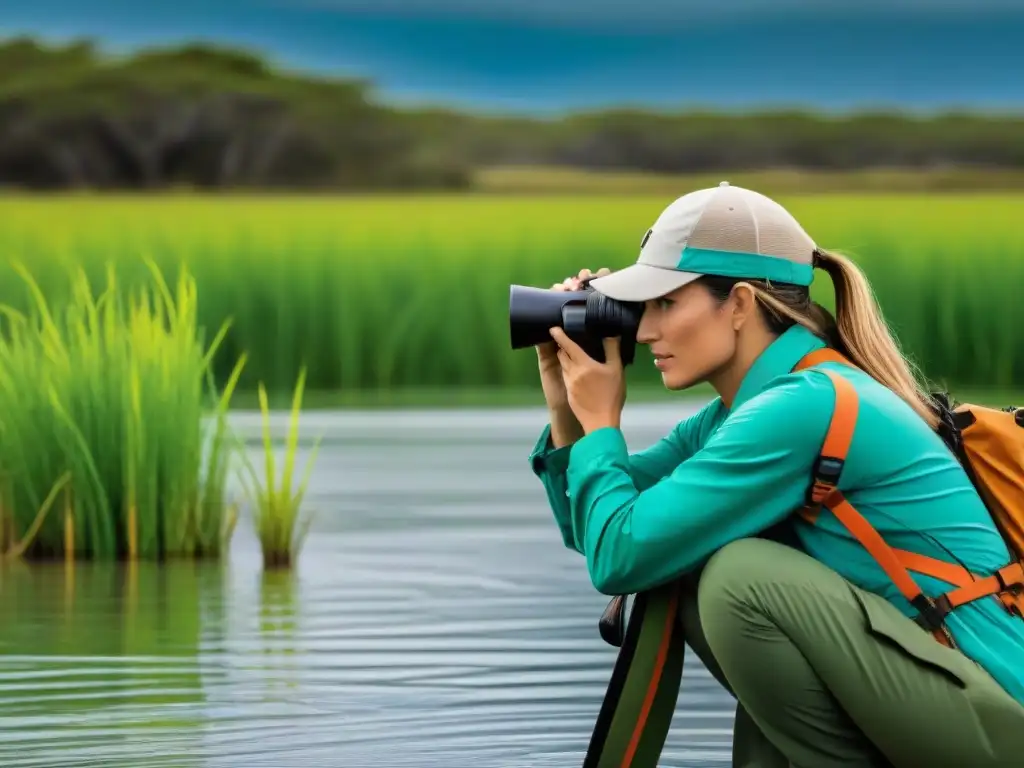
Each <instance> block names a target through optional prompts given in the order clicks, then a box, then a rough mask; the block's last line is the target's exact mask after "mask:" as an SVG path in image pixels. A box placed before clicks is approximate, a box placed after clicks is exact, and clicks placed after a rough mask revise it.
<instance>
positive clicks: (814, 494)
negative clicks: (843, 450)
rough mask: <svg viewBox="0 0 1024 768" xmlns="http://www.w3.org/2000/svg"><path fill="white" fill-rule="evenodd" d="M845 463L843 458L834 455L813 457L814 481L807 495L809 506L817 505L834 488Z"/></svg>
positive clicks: (837, 483)
mask: <svg viewBox="0 0 1024 768" xmlns="http://www.w3.org/2000/svg"><path fill="white" fill-rule="evenodd" d="M845 464H846V460H845V459H837V458H835V457H834V456H819V457H818V458H817V459H815V461H814V468H813V472H814V482H813V483H812V484H811V488H810V491H809V492H808V495H807V496H808V503H809V505H810V506H812V507H817V506H819V505H820V504H821V503H822V502H824V501H825V499H827V498H828V496H829V494H830V493H832V491H834V490H835V489H836V486H838V485H839V477H840V475H842V474H843V466H844V465H845Z"/></svg>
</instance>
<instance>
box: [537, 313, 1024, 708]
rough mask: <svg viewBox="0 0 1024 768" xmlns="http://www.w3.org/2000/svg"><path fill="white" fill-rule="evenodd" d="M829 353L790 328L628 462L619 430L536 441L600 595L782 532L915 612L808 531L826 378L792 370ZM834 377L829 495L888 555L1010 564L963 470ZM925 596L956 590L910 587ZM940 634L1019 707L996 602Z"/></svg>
mask: <svg viewBox="0 0 1024 768" xmlns="http://www.w3.org/2000/svg"><path fill="white" fill-rule="evenodd" d="M821 346H823V343H822V342H821V340H820V339H818V338H817V337H816V336H814V335H813V334H811V333H810V332H809V331H807V330H806V329H804V328H802V327H800V326H795V327H793V328H791V329H790V330H788V331H786V332H785V333H784V334H782V335H781V336H780V337H779V338H778V339H776V340H775V341H774V342H773V343H772V344H771V345H770V346H769V347H768V348H767V349H766V350H765V351H764V352H763V353H762V354H761V356H760V357H759V358H758V359H757V360H756V361H755V363H754V365H753V366H752V367H751V369H750V370H749V371H748V373H747V375H746V377H745V378H744V380H743V382H742V383H741V386H740V388H739V391H738V393H737V395H736V398H735V400H734V402H733V404H732V407H731V408H727V407H726V406H725V405H724V404H723V403H722V402H721V400H720V399H715V400H713V401H712V402H710V403H709V404H708V405H707V406H706V407H704V408H703V409H702V410H701V411H699V412H698V413H696V414H695V415H693V416H691V417H689V418H688V419H686V420H684V421H682V422H681V423H679V424H678V425H677V426H676V427H675V428H674V429H673V430H672V431H671V432H670V433H669V434H668V435H667V436H665V437H664V438H662V439H661V440H660V441H658V442H657V443H655V444H654V445H652V446H650V447H649V448H647V449H645V450H643V451H640V452H638V453H632V454H631V453H630V452H629V450H628V448H627V446H626V442H625V439H624V437H623V435H622V433H621V431H620V430H618V429H616V428H611V427H608V428H604V429H599V430H596V431H594V432H592V433H590V434H589V435H586V436H585V437H583V438H581V439H580V440H578V441H577V442H576V443H574V444H573V445H571V446H565V447H562V448H558V449H555V448H553V447H552V444H551V440H550V426H548V427H545V429H544V430H543V432H542V434H541V436H540V439H539V440H538V442H537V445H536V446H535V448H534V450H533V452H532V453H531V456H530V461H531V464H532V467H533V471H534V472H535V474H536V475H537V476H538V477H539V478H540V480H541V482H542V483H543V485H544V488H545V490H546V492H547V497H548V500H549V503H550V505H551V509H552V511H553V513H554V517H555V520H556V522H557V524H558V527H559V530H560V531H561V534H562V539H563V541H564V543H565V544H566V546H568V547H570V548H572V549H574V550H576V551H577V552H579V553H581V554H582V555H584V556H585V558H586V563H587V569H588V571H589V573H590V578H591V581H592V582H593V584H594V586H595V587H596V588H597V589H598V590H599V591H600V592H603V593H605V594H630V593H635V592H641V591H644V590H647V589H650V588H652V587H655V586H657V585H659V584H663V583H665V582H668V581H671V580H672V579H674V578H677V577H679V576H681V575H683V574H685V573H687V572H689V571H691V570H692V569H694V568H695V567H697V566H699V565H701V564H702V563H703V562H704V561H706V560H707V558H708V557H710V556H711V555H712V554H714V552H715V551H717V550H718V549H719V548H721V547H722V546H724V545H725V544H728V543H729V542H731V541H734V540H736V539H740V538H745V537H749V536H756V535H759V534H761V533H763V532H765V531H766V530H768V529H769V528H773V527H774V526H776V525H778V524H783V525H791V526H792V527H793V532H794V534H795V536H796V539H797V540H798V541H799V544H800V545H801V546H802V547H803V548H804V550H805V551H806V552H807V553H808V554H810V555H811V556H812V557H815V558H817V559H818V560H820V561H821V562H823V563H824V564H826V565H828V566H829V567H831V568H832V569H833V570H836V571H837V572H838V573H840V574H841V575H842V576H844V577H845V578H846V579H848V580H849V581H851V582H852V583H854V584H857V585H858V586H860V587H862V588H864V589H868V590H870V591H873V592H876V593H878V594H881V595H883V596H884V597H886V598H887V599H889V600H890V601H891V602H893V603H894V604H895V605H896V606H897V607H898V608H900V609H901V610H902V611H903V612H904V613H905V614H907V615H913V613H914V610H913V609H912V608H911V606H910V605H909V604H908V603H907V602H906V600H905V599H904V598H903V596H902V595H901V594H900V593H899V591H898V590H897V589H896V587H895V586H894V585H893V584H892V583H891V581H890V580H889V578H888V577H887V576H886V575H885V573H884V571H882V570H881V568H880V567H879V566H878V565H877V563H875V562H874V560H873V559H872V558H871V557H870V555H868V554H867V553H866V552H865V551H864V550H863V548H862V547H861V546H860V544H859V543H858V542H856V540H855V539H853V538H852V536H851V535H850V534H849V533H848V532H847V531H846V530H845V529H844V528H843V527H842V526H841V525H840V524H839V523H838V522H837V521H836V520H835V519H834V518H832V517H831V516H830V515H828V514H827V513H825V514H823V515H822V516H821V518H820V519H819V521H818V524H817V525H813V526H812V525H809V524H806V523H804V522H803V521H802V520H800V519H799V518H795V517H793V512H794V511H795V510H796V509H797V508H799V507H800V505H801V504H803V502H804V499H805V495H806V493H807V489H808V486H809V484H810V478H811V467H812V464H813V462H814V460H815V459H816V458H817V456H818V453H819V451H820V449H821V446H822V444H823V442H824V439H825V434H826V432H827V430H828V424H829V420H830V418H831V415H832V408H833V405H834V402H835V391H834V389H833V387H832V384H831V382H830V381H829V379H828V377H826V376H825V375H824V373H823V372H822V371H821V370H805V371H800V372H796V373H794V372H792V368H793V366H794V365H796V363H797V362H798V361H799V360H800V358H802V357H803V356H804V355H805V354H807V353H808V352H811V351H812V350H814V349H818V348H820V347H821ZM824 367H828V368H831V369H832V370H834V371H835V372H837V373H839V374H840V375H842V376H844V377H846V378H847V379H849V380H850V381H851V382H852V383H853V385H854V387H855V389H856V390H857V394H858V396H859V399H860V409H859V415H858V421H857V426H856V430H855V432H854V436H853V441H852V443H851V446H850V450H849V454H848V456H847V461H846V466H845V468H844V471H843V475H842V478H841V480H840V483H839V488H840V489H841V490H842V491H843V493H844V495H845V496H846V497H847V498H848V499H849V500H850V502H851V503H852V504H853V505H854V506H855V507H856V508H857V509H858V510H859V511H860V512H861V513H862V514H863V515H864V516H865V517H867V519H868V520H869V521H870V522H871V523H872V525H874V526H875V527H876V528H877V529H878V530H879V532H880V533H881V534H882V536H883V537H884V538H885V539H886V541H888V542H889V543H890V544H891V545H892V546H895V547H900V548H903V549H907V550H910V551H915V552H920V553H922V554H925V555H929V556H931V557H937V558H940V559H943V560H947V561H952V557H950V555H949V552H952V553H954V554H955V555H956V557H957V558H958V559H959V560H960V561H961V562H963V563H964V564H965V565H966V566H967V567H968V568H970V569H971V570H972V571H973V572H974V573H977V574H990V573H992V572H994V571H995V570H996V569H998V568H999V567H1001V566H1003V565H1005V564H1006V563H1007V562H1009V560H1010V555H1009V551H1008V549H1007V547H1006V544H1005V542H1004V541H1003V539H1002V538H1001V537H1000V535H999V533H998V531H997V529H996V527H995V525H994V524H993V522H992V520H991V518H990V517H989V514H988V512H987V510H986V509H985V507H984V505H983V503H982V501H981V499H980V498H979V497H978V495H977V492H976V491H975V490H974V487H973V486H972V485H971V483H970V480H969V479H968V477H967V475H966V474H965V473H964V471H963V468H962V467H961V466H960V464H959V463H958V462H957V460H956V458H955V456H953V454H952V453H951V452H950V451H949V450H948V448H947V447H946V446H945V444H944V443H943V442H942V440H941V439H940V438H939V437H938V435H936V434H935V433H934V432H933V431H932V430H931V429H930V428H929V427H928V425H927V424H925V423H924V422H923V421H922V420H921V419H920V418H919V417H918V416H917V415H916V414H915V413H914V412H913V411H912V410H911V409H910V407H909V406H908V405H907V404H906V403H904V402H903V401H902V400H901V399H900V398H898V397H897V396H896V395H895V394H893V393H892V392H891V391H889V390H888V389H886V388H885V387H883V386H881V385H880V384H878V383H877V382H876V381H874V380H873V379H871V378H870V377H869V376H868V375H867V374H865V373H863V372H862V371H858V370H855V369H851V368H849V367H848V366H843V365H840V364H835V363H828V364H825V365H823V366H819V368H824ZM915 579H917V581H918V583H919V584H920V585H921V587H922V589H923V590H924V591H925V592H926V593H928V594H931V595H938V594H940V593H941V592H944V591H946V590H948V589H949V588H950V586H949V585H947V584H944V583H943V582H941V581H936V580H933V579H930V578H929V577H926V576H919V575H917V574H915ZM949 625H950V630H951V632H952V633H953V635H954V637H955V638H956V639H957V641H958V643H959V644H960V645H961V647H962V648H963V650H964V652H965V653H967V654H968V655H969V656H971V657H972V658H974V659H975V660H976V661H978V663H979V664H982V666H984V667H985V668H986V669H988V670H989V671H990V672H991V673H992V674H993V676H994V677H996V678H997V679H998V680H999V681H1000V682H1001V683H1002V684H1003V685H1004V687H1006V688H1007V689H1008V690H1009V691H1010V693H1011V694H1012V695H1014V697H1015V698H1017V699H1018V700H1020V701H1021V702H1024V621H1021V620H1020V619H1018V618H1015V617H1012V616H1010V615H1008V614H1007V613H1006V612H1005V611H1004V610H1002V609H1001V608H999V607H998V606H997V604H996V602H995V601H987V600H986V601H979V603H975V604H971V605H968V606H964V607H962V608H960V609H958V610H957V611H956V612H955V614H954V616H953V617H952V618H951V619H950V621H949Z"/></svg>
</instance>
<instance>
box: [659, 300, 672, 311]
mask: <svg viewBox="0 0 1024 768" xmlns="http://www.w3.org/2000/svg"><path fill="white" fill-rule="evenodd" d="M671 306H672V299H658V308H659V309H668V308H669V307H671Z"/></svg>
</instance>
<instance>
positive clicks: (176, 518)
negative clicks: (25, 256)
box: [0, 261, 244, 560]
mask: <svg viewBox="0 0 1024 768" xmlns="http://www.w3.org/2000/svg"><path fill="white" fill-rule="evenodd" d="M147 264H148V266H149V269H150V275H151V280H150V284H149V285H148V286H142V287H138V288H136V289H134V290H121V286H120V285H119V283H118V280H117V277H116V271H115V269H114V266H113V265H112V264H108V267H107V270H106V285H105V288H104V290H103V291H102V293H101V294H100V295H99V297H95V296H94V295H93V291H92V287H91V285H90V282H89V279H88V276H87V274H86V272H85V270H84V269H82V268H80V267H78V268H72V269H71V270H70V286H69V288H70V289H69V291H68V292H67V294H66V295H67V297H68V299H67V300H66V301H64V302H62V303H58V302H55V301H51V300H48V299H47V297H46V296H45V295H44V292H43V291H42V290H41V288H40V286H39V284H38V282H37V281H36V279H35V278H34V277H33V275H32V274H31V273H30V272H29V271H28V270H27V269H26V268H25V266H24V265H23V264H20V263H14V264H13V269H14V271H15V273H16V274H17V275H18V276H19V277H20V278H21V279H22V281H23V283H24V285H25V287H26V288H27V293H28V296H29V299H30V302H29V309H28V311H27V312H22V311H19V310H17V309H16V308H14V307H13V306H11V305H9V304H8V305H4V306H2V307H0V313H2V321H3V331H4V332H3V333H2V334H0V468H2V473H3V485H2V502H0V551H3V552H4V553H6V556H8V557H14V556H18V557H26V558H36V559H38V558H55V557H67V558H84V559H95V560H113V559H128V560H132V559H138V558H144V559H162V558H170V557H217V556H219V555H220V554H221V551H222V549H223V547H224V544H225V542H226V541H227V539H228V538H229V536H230V533H231V529H232V527H233V524H234V519H235V512H234V510H233V509H232V506H231V505H230V504H229V503H228V501H227V499H226V494H225V492H224V491H225V488H226V480H227V472H228V469H229V466H230V462H229V458H230V457H229V455H228V451H227V450H226V446H228V444H229V434H228V431H227V423H226V419H225V418H224V417H225V414H226V412H227V408H228V405H229V402H230V399H231V396H232V393H233V391H234V388H235V386H236V384H237V381H238V377H239V375H240V373H241V370H242V365H243V364H244V357H243V358H241V359H239V361H238V363H237V364H236V365H235V367H234V369H233V371H232V372H231V375H230V376H229V378H228V381H227V383H226V386H225V388H224V392H223V394H222V395H221V396H220V397H219V398H217V399H216V401H215V403H214V404H213V408H212V419H211V418H208V417H209V416H210V414H209V413H208V411H209V403H208V399H209V398H208V392H206V391H205V390H204V387H203V384H204V380H206V379H207V378H208V374H209V369H210V360H211V357H212V356H213V354H214V353H215V351H216V349H217V347H218V345H219V344H220V342H221V341H222V340H223V338H224V336H225V334H226V332H227V329H228V326H229V323H228V322H224V323H223V325H222V326H221V328H220V330H219V331H218V333H217V334H216V336H215V337H214V339H213V340H212V341H211V342H210V344H209V345H206V344H204V343H203V340H202V335H203V334H202V332H201V329H200V325H199V319H198V297H197V288H196V282H195V279H194V278H193V277H192V275H191V274H190V273H189V272H188V271H187V270H186V269H184V268H183V269H182V270H181V272H180V274H179V277H178V281H177V283H176V285H175V287H174V290H173V292H172V290H171V288H170V287H169V286H168V284H167V283H166V282H165V280H164V278H163V275H162V274H161V272H160V270H159V269H158V268H157V266H156V264H155V263H153V262H152V261H149V262H147ZM204 446H207V447H208V450H206V451H204ZM58 497H59V499H58ZM54 508H56V509H59V513H58V514H57V515H54V514H50V512H51V510H52V509H54Z"/></svg>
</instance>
